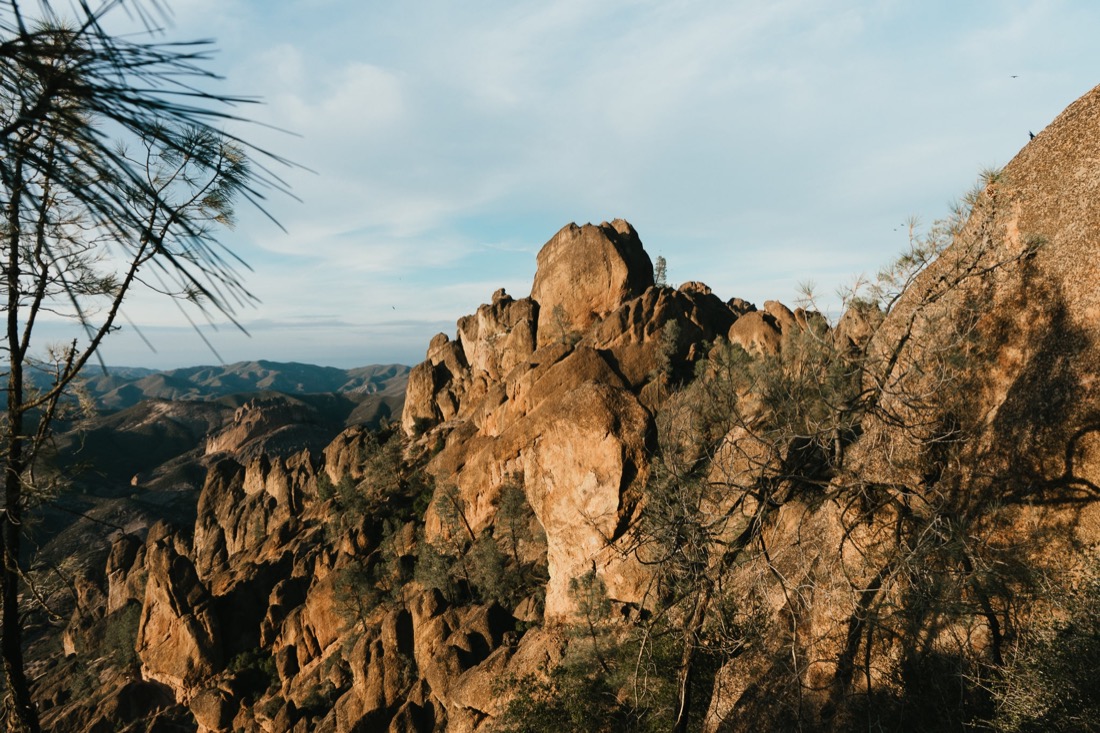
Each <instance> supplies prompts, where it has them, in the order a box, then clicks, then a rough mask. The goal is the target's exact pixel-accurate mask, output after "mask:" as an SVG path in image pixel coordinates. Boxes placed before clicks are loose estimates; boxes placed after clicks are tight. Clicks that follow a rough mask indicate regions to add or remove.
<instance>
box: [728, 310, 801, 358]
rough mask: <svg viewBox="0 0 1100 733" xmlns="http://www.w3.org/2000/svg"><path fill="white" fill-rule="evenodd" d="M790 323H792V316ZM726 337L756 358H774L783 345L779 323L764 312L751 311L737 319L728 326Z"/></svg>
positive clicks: (792, 316)
mask: <svg viewBox="0 0 1100 733" xmlns="http://www.w3.org/2000/svg"><path fill="white" fill-rule="evenodd" d="M769 302H771V301H769ZM791 323H794V315H793V314H792V315H791ZM727 337H728V338H729V341H730V343H731V344H737V345H739V346H740V347H741V348H743V349H744V350H745V351H747V352H749V353H750V354H754V355H756V356H774V355H775V354H778V353H779V349H780V348H781V347H782V345H783V332H782V330H781V329H780V327H779V323H778V322H777V321H776V319H775V316H773V315H772V314H771V313H768V312H765V311H752V312H750V313H746V314H745V315H743V316H741V317H740V318H738V319H737V320H736V321H734V323H733V325H732V326H730V330H729V333H728V334H727Z"/></svg>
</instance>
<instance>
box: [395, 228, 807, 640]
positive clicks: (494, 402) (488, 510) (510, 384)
mask: <svg viewBox="0 0 1100 733" xmlns="http://www.w3.org/2000/svg"><path fill="white" fill-rule="evenodd" d="M736 305H737V307H736V308H735V307H733V306H731V305H729V304H726V303H723V302H722V301H721V300H720V299H719V298H718V297H717V296H715V295H714V294H713V293H712V292H711V290H710V288H708V287H707V286H706V285H704V284H702V283H696V282H691V283H685V284H684V285H683V286H682V287H681V288H679V289H678V290H677V289H673V288H669V287H657V286H655V285H654V281H653V265H652V263H651V261H650V258H649V255H648V254H646V252H645V250H644V248H643V247H642V243H641V240H640V239H639V237H638V234H637V232H636V231H635V230H634V228H633V227H632V226H631V225H630V224H629V223H627V222H625V221H623V220H615V221H614V222H612V223H606V222H605V223H603V224H600V225H598V226H595V225H591V224H586V225H584V226H577V225H576V224H570V225H568V226H566V227H564V228H562V229H561V231H559V232H558V233H557V234H555V235H554V237H552V238H551V239H550V241H548V242H547V243H546V244H545V245H544V246H543V248H542V250H541V251H540V252H539V254H538V269H537V272H536V274H535V279H534V284H533V287H532V290H531V296H530V298H524V299H522V300H513V299H512V298H511V297H509V296H508V295H506V294H505V293H504V292H503V291H498V292H497V293H496V294H494V295H493V298H492V302H491V303H489V304H486V305H483V306H481V307H480V308H479V309H478V311H477V313H476V314H474V315H470V316H466V317H464V318H462V319H460V320H459V321H458V327H457V332H456V336H455V338H454V339H453V340H452V339H450V338H448V337H447V336H446V335H444V334H440V335H439V336H437V337H436V338H435V339H433V340H432V343H431V345H430V346H429V349H428V354H427V360H426V361H425V362H424V363H422V364H420V365H419V366H417V367H416V368H414V369H413V372H412V376H411V378H410V383H409V390H408V392H407V394H406V402H405V413H404V417H403V427H404V428H405V430H406V432H407V433H408V434H409V435H421V434H423V433H424V432H425V431H432V430H433V429H434V430H435V431H436V432H434V433H432V435H431V436H430V437H429V438H426V439H427V440H435V441H443V445H442V451H441V452H440V453H439V455H438V456H437V457H436V458H435V460H434V461H433V463H432V470H433V472H434V473H435V474H436V476H437V479H438V480H439V481H440V482H441V483H446V484H453V485H455V486H456V487H457V488H458V490H459V493H460V497H461V500H462V501H463V504H464V506H465V507H466V518H467V519H468V520H469V521H470V523H471V526H472V528H473V529H474V531H475V532H476V531H480V530H481V529H483V528H485V527H488V526H491V525H492V523H493V522H494V519H495V506H496V504H497V502H498V497H499V494H500V487H501V485H502V484H504V483H505V482H508V481H513V482H519V483H520V484H521V485H522V486H523V488H524V490H525V491H526V493H527V498H528V501H529V503H530V504H531V506H532V508H533V509H534V511H535V514H536V516H537V517H538V520H539V522H540V523H541V525H542V528H543V530H544V531H545V533H546V542H547V564H548V567H549V574H550V582H549V584H548V586H547V589H546V615H547V618H550V619H555V618H557V619H567V618H569V617H570V614H571V613H572V612H573V608H574V605H573V600H572V598H571V597H570V593H569V584H570V581H571V580H573V579H574V578H577V577H579V576H581V575H583V574H585V573H586V572H589V571H591V570H595V571H596V572H597V573H599V574H600V576H601V577H602V579H603V580H604V582H605V584H606V585H607V588H608V593H609V595H610V596H611V598H612V599H613V600H614V601H617V602H618V603H620V604H625V605H630V604H638V603H641V602H642V600H643V599H642V596H643V593H644V587H645V583H646V574H645V573H644V572H643V571H642V568H641V567H640V566H639V565H638V563H637V562H636V560H634V559H633V558H631V557H630V555H629V553H624V552H622V547H621V545H622V541H623V540H624V538H625V533H626V531H627V529H628V528H629V526H630V523H631V520H632V517H633V516H634V515H635V513H636V511H637V508H638V497H639V495H640V493H639V492H640V487H641V486H642V484H643V483H644V481H645V478H646V476H647V475H648V471H649V460H650V455H651V453H652V449H653V437H654V425H653V409H654V406H653V399H654V395H657V394H660V391H661V385H663V384H665V382H666V381H667V380H668V379H669V377H670V374H671V373H672V372H673V371H676V370H680V372H681V373H683V372H684V371H686V370H687V369H689V368H690V364H691V362H693V361H694V360H696V359H698V358H699V357H700V356H702V354H703V349H701V348H700V346H702V344H703V343H705V342H710V341H713V340H714V339H715V338H717V337H725V336H726V335H727V334H728V332H729V330H730V327H731V326H732V325H733V324H734V323H735V321H736V320H737V319H738V317H739V316H740V315H741V314H742V313H744V312H749V311H751V310H753V307H752V306H751V305H748V304H744V303H742V302H740V301H739V302H737V303H736ZM788 313H789V311H788ZM792 318H793V317H792ZM428 531H429V536H431V533H432V532H440V531H443V528H442V526H441V524H440V523H439V522H438V521H435V522H433V521H432V520H431V516H429V522H428Z"/></svg>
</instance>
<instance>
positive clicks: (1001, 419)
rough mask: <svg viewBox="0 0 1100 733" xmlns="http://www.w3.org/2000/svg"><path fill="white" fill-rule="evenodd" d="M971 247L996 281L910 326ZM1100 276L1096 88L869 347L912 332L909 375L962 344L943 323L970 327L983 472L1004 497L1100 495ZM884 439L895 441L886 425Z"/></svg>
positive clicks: (957, 292)
mask: <svg viewBox="0 0 1100 733" xmlns="http://www.w3.org/2000/svg"><path fill="white" fill-rule="evenodd" d="M975 252H977V253H978V255H979V256H978V258H977V262H976V266H975V267H976V269H979V270H981V269H983V268H984V269H992V270H994V271H993V272H992V274H991V275H990V276H987V277H971V278H967V279H965V280H963V281H962V282H961V283H960V285H959V286H958V287H956V288H955V289H954V290H952V291H951V292H949V293H947V294H946V295H945V296H944V297H942V298H941V299H940V300H939V301H938V302H937V303H936V304H935V306H934V307H932V308H928V309H926V310H927V311H928V313H927V315H924V316H921V317H918V318H916V319H915V321H914V315H913V314H914V313H915V312H916V311H917V310H918V308H919V307H920V304H921V302H922V301H923V300H925V299H927V297H928V294H929V293H935V292H937V291H936V289H937V288H938V287H942V285H941V284H942V283H943V282H945V281H951V280H952V278H956V279H957V278H958V272H959V268H960V263H962V262H965V261H967V258H968V257H971V256H972V255H973V253H975ZM1098 282H1100V87H1098V88H1096V89H1093V90H1092V91H1090V92H1089V93H1088V94H1086V95H1085V96H1083V97H1082V98H1081V99H1079V100H1077V101H1076V102H1075V103H1074V104H1072V105H1071V106H1070V107H1069V108H1067V109H1066V110H1065V111H1064V112H1063V113H1062V114H1061V115H1059V116H1058V118H1057V119H1055V120H1054V122H1052V123H1051V124H1050V125H1049V126H1048V127H1047V128H1046V129H1045V130H1043V131H1042V132H1041V133H1040V134H1039V135H1037V136H1036V137H1035V139H1034V140H1032V141H1031V142H1030V143H1029V144H1028V145H1027V146H1026V147H1024V148H1023V149H1022V150H1021V151H1020V153H1019V154H1018V155H1017V156H1016V157H1015V158H1014V159H1013V160H1012V161H1011V162H1010V163H1009V164H1008V165H1007V166H1005V168H1004V169H1003V171H1002V172H1001V173H1000V174H999V175H998V176H996V178H995V179H994V180H992V181H991V182H989V183H988V185H986V187H985V189H984V191H983V192H982V195H981V196H980V197H979V202H978V204H977V206H976V207H975V211H974V213H973V215H972V216H971V218H970V220H969V222H968V223H967V225H966V227H965V228H964V229H963V231H962V233H961V234H960V235H959V237H957V239H956V241H955V243H954V244H953V245H952V246H951V247H950V248H948V249H947V251H945V252H944V254H943V255H942V256H941V257H940V258H939V260H937V261H936V262H934V263H933V264H932V265H930V266H929V267H928V269H927V270H926V271H925V272H924V273H923V274H922V275H921V276H920V277H919V278H918V280H917V281H916V282H915V283H914V285H913V287H911V288H910V289H909V290H908V291H907V292H906V293H905V294H904V295H903V296H902V299H901V301H900V302H899V304H898V306H897V307H896V308H895V309H894V311H893V312H892V313H891V315H890V317H889V318H888V320H887V322H886V324H885V325H884V327H883V328H882V329H880V331H879V333H878V335H877V337H876V342H875V344H874V347H875V348H877V349H878V350H879V351H880V352H881V351H884V350H886V349H888V348H892V344H894V343H897V341H898V340H899V338H901V336H902V335H903V334H905V333H907V331H908V332H910V333H911V335H910V336H909V339H908V343H907V344H906V346H905V348H903V349H902V351H901V352H900V360H899V363H900V365H901V366H900V367H899V368H898V369H897V370H896V372H897V373H898V374H902V373H904V372H905V369H904V367H906V366H907V365H920V364H922V363H923V364H927V363H928V360H929V356H928V355H929V354H935V353H937V351H943V350H944V349H946V348H948V347H949V346H950V342H951V340H952V339H957V338H958V336H957V332H956V331H954V330H953V329H951V328H943V327H940V325H939V324H945V323H948V324H957V323H962V322H964V319H970V320H971V321H972V322H973V327H972V335H971V336H970V338H971V340H972V342H973V343H974V344H975V346H974V348H973V351H972V356H973V358H974V360H975V361H979V362H980V365H981V366H980V368H979V369H975V374H974V375H973V379H972V381H971V384H970V385H969V389H970V391H971V394H970V395H969V400H968V406H967V408H966V409H967V412H968V413H969V414H968V416H964V417H968V419H970V420H971V421H972V422H974V423H975V424H976V425H981V426H982V427H981V435H980V436H979V438H978V439H977V441H976V444H978V445H980V446H981V448H980V455H974V456H972V457H971V460H972V461H975V462H976V463H975V464H974V465H973V466H972V468H973V470H974V472H975V473H982V472H986V473H989V474H993V475H999V476H1001V477H1002V479H1003V481H1004V482H1005V483H1004V490H1005V491H1006V492H1012V491H1022V492H1027V491H1035V490H1040V491H1041V490H1042V488H1043V487H1048V488H1053V487H1054V486H1055V484H1062V485H1068V484H1075V485H1077V486H1079V487H1080V488H1087V489H1088V490H1089V491H1091V492H1094V493H1100V490H1098V489H1097V487H1098V486H1100V454H1098V453H1097V449H1096V448H1097V447H1098V446H1100V437H1098V434H1097V430H1098V429H1100V378H1098V377H1100V375H1098V373H1097V366H1096V365H1097V364H1098V363H1100V361H1098V359H1100V288H1098V287H1097V285H1096V284H1097V283H1098ZM911 323H912V326H911V327H910V324H911ZM919 372H920V370H919V369H916V370H910V373H909V374H906V376H902V377H898V378H897V382H896V388H895V391H896V392H898V393H902V394H909V393H911V392H913V391H914V390H918V389H920V388H921V387H920V385H919V383H918V381H917V379H916V377H915V376H910V375H915V374H917V373H919ZM872 427H873V426H872ZM879 434H881V435H882V436H883V439H884V440H886V441H890V440H891V435H892V434H891V433H890V431H888V430H887V431H885V432H883V431H881V430H880V431H879ZM894 442H895V443H896V442H897V441H894ZM898 446H899V447H900V443H898ZM869 463H870V464H871V465H874V464H875V461H874V460H869Z"/></svg>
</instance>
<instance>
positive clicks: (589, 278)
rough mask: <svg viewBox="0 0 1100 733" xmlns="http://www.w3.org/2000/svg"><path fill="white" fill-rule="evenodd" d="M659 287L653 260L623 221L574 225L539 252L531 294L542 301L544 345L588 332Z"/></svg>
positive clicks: (540, 329) (541, 340)
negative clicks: (656, 281)
mask: <svg viewBox="0 0 1100 733" xmlns="http://www.w3.org/2000/svg"><path fill="white" fill-rule="evenodd" d="M652 285H653V263H652V262H651V261H650V259H649V255H648V254H646V252H645V250H644V249H643V248H642V243H641V240H639V239H638V233H637V232H635V231H634V228H633V227H632V226H630V224H628V223H627V222H625V221H623V220H622V219H616V220H615V221H614V222H612V223H611V224H608V223H606V222H604V223H603V224H600V225H599V226H593V225H592V224H586V225H584V226H583V227H579V226H577V225H576V224H569V225H567V226H565V227H564V228H562V229H561V231H559V232H558V233H557V234H555V235H554V237H553V238H552V239H551V240H550V241H549V242H547V243H546V244H545V245H544V246H543V248H542V249H541V250H540V251H539V254H538V270H537V272H536V273H535V282H534V285H533V286H532V288H531V298H532V300H534V301H535V302H537V303H538V304H539V313H538V345H539V346H544V345H546V344H548V343H552V342H554V341H561V340H565V339H568V338H569V337H570V335H571V334H574V333H584V332H585V331H587V330H588V329H589V328H590V327H591V326H592V325H593V324H594V323H596V321H598V320H599V319H600V318H602V317H603V316H605V315H606V314H608V313H610V312H611V311H612V310H614V309H616V308H618V307H619V306H620V305H622V304H623V303H625V302H626V301H628V300H630V299H632V298H636V297H638V296H639V295H641V294H642V293H643V292H645V290H646V288H649V287H651V286H652Z"/></svg>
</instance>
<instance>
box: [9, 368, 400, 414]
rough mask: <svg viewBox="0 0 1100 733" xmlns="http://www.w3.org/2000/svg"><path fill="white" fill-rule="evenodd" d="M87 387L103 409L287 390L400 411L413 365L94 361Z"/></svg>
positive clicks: (44, 377)
mask: <svg viewBox="0 0 1100 733" xmlns="http://www.w3.org/2000/svg"><path fill="white" fill-rule="evenodd" d="M86 372H87V373H86V374H85V375H84V382H83V387H84V389H85V390H87V393H88V394H89V396H91V397H92V399H93V400H94V401H95V404H96V406H97V407H98V408H99V409H101V410H108V411H112V410H121V409H125V408H127V407H132V406H133V405H135V404H137V403H138V402H140V401H142V400H146V399H160V400H211V399H216V398H218V397H225V396H228V395H234V394H244V393H254V392H282V393H284V394H292V395H305V394H321V393H337V394H344V395H348V396H351V397H352V399H354V400H355V401H357V402H358V401H360V400H362V399H363V398H367V397H369V398H371V400H372V401H374V402H380V403H384V404H386V405H387V406H388V408H389V409H388V410H387V413H388V414H392V415H395V416H396V415H399V414H400V413H401V405H402V403H403V401H404V396H405V383H406V381H407V379H408V373H409V367H406V366H404V365H401V364H378V365H370V366H364V367H356V368H354V369H337V368H335V367H325V366H316V365H313V364H299V363H294V362H291V363H281V362H273V361H264V360H260V361H242V362H237V363H235V364H226V365H223V366H196V367H185V368H182V369H171V370H168V371H156V370H153V369H144V368H141V367H114V366H112V367H107V368H106V370H103V369H101V368H99V367H89V368H88V369H87V370H86ZM29 374H30V378H31V379H32V381H34V382H35V385H36V386H37V387H39V388H40V389H48V388H49V387H50V385H51V382H52V377H51V375H50V373H49V372H48V371H46V370H43V371H33V370H32V371H31V372H30V373H29Z"/></svg>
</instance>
